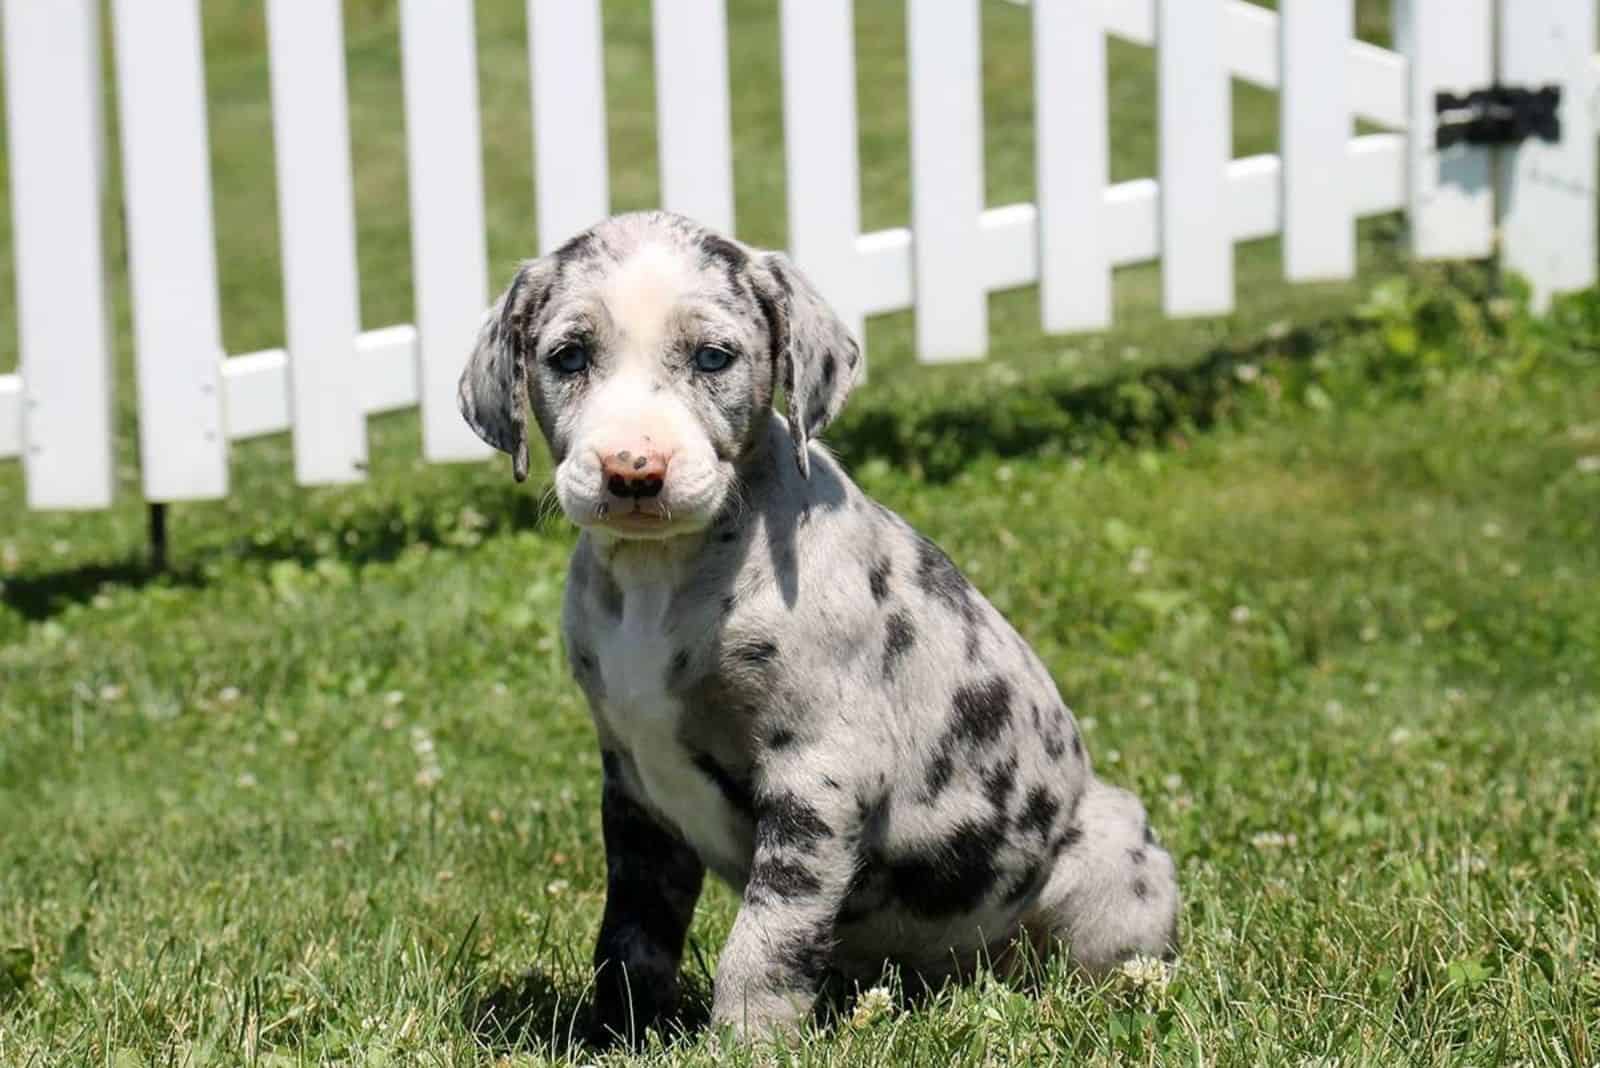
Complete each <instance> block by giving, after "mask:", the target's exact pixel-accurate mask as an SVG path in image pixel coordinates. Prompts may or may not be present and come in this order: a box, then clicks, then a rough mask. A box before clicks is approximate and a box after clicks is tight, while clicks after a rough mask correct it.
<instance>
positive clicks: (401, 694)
mask: <svg viewBox="0 0 1600 1068" xmlns="http://www.w3.org/2000/svg"><path fill="white" fill-rule="evenodd" d="M405 699H406V695H405V691H403V690H390V691H389V692H388V693H386V694H384V695H383V703H384V704H386V705H388V706H389V707H390V708H393V707H394V706H395V705H397V704H399V703H400V702H401V701H404V700H405Z"/></svg>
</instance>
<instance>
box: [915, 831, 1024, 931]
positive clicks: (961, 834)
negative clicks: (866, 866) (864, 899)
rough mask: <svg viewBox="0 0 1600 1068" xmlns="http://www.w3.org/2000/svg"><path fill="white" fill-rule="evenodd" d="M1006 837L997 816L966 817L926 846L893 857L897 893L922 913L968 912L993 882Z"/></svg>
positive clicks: (986, 893) (950, 913)
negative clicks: (991, 818) (978, 819)
mask: <svg viewBox="0 0 1600 1068" xmlns="http://www.w3.org/2000/svg"><path fill="white" fill-rule="evenodd" d="M1003 840H1004V833H1003V830H1002V827H1001V824H1000V823H998V822H997V821H988V822H984V823H978V822H975V821H972V820H967V821H965V822H963V823H961V824H959V825H958V826H957V827H956V829H955V830H954V831H953V832H951V834H950V836H949V837H948V838H946V839H944V840H942V841H940V842H937V843H934V844H933V845H932V846H931V847H929V848H928V849H927V850H925V851H923V852H918V853H913V854H910V855H908V856H904V857H899V858H896V859H894V860H892V861H891V862H890V866H889V875H890V880H891V882H892V884H893V886H894V893H895V896H896V897H897V898H899V899H900V901H901V902H902V903H903V904H904V905H905V907H906V909H907V910H908V911H910V912H912V913H914V914H916V915H918V916H926V917H941V916H950V915H954V914H957V913H962V912H968V911H971V909H972V908H973V907H974V906H975V905H977V904H978V902H980V901H982V900H983V899H984V897H985V896H987V895H988V893H989V891H990V890H992V889H993V888H994V884H995V882H996V880H998V879H999V877H1000V876H999V872H998V871H996V869H995V852H996V850H998V849H999V848H1000V845H1001V842H1002V841H1003Z"/></svg>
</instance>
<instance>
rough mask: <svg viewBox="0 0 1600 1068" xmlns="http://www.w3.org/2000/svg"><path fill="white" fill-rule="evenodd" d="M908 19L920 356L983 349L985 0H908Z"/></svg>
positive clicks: (966, 354)
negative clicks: (982, 9) (981, 8)
mask: <svg viewBox="0 0 1600 1068" xmlns="http://www.w3.org/2000/svg"><path fill="white" fill-rule="evenodd" d="M906 20H907V26H906V44H907V49H906V51H907V57H906V58H907V60H908V65H909V68H910V77H911V255H912V263H913V275H914V277H915V286H914V289H915V300H916V320H917V327H916V338H917V358H918V359H921V360H928V361H944V360H963V359H975V358H977V357H980V356H983V355H984V354H985V352H987V351H988V348H989V299H988V293H987V291H986V290H985V289H984V287H983V278H982V276H981V275H980V274H979V272H978V268H979V264H980V263H981V262H982V255H981V249H982V239H983V233H982V229H981V227H982V215H983V203H984V192H983V82H982V59H981V56H982V45H981V43H980V34H981V32H982V29H981V27H982V21H981V19H980V12H979V9H978V0H910V2H909V3H908V4H907V5H906Z"/></svg>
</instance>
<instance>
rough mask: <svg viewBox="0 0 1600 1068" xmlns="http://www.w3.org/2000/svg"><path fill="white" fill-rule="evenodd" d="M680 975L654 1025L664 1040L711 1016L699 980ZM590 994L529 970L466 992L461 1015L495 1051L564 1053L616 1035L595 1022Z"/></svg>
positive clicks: (683, 1035) (603, 1046) (597, 1047)
mask: <svg viewBox="0 0 1600 1068" xmlns="http://www.w3.org/2000/svg"><path fill="white" fill-rule="evenodd" d="M680 981H681V983H682V985H683V988H684V989H683V992H682V994H681V995H680V997H679V999H678V1005H677V1007H676V1008H675V1009H674V1010H673V1011H672V1012H671V1013H669V1014H668V1015H667V1016H665V1017H664V1018H663V1019H662V1020H661V1021H660V1023H659V1024H657V1025H656V1026H657V1029H658V1030H659V1032H660V1034H661V1036H662V1039H663V1041H664V1042H665V1043H667V1044H668V1045H671V1044H673V1043H675V1042H679V1041H682V1040H684V1039H687V1038H690V1037H692V1036H694V1035H695V1034H697V1033H699V1032H700V1031H702V1030H704V1029H705V1027H706V1025H707V1023H708V1022H709V1021H710V1019H711V998H710V995H709V992H708V990H707V988H706V987H705V986H704V984H701V983H697V982H694V981H692V980H691V979H690V977H689V976H688V975H685V976H683V977H682V978H681V980H680ZM589 995H590V988H589V987H588V986H587V985H586V984H585V985H579V984H560V983H557V982H556V981H555V980H553V979H551V978H550V977H549V976H548V975H546V974H545V973H544V972H542V971H538V970H534V971H531V972H528V973H526V974H524V975H522V976H520V977H519V978H517V979H516V980H514V981H512V982H509V983H502V984H500V985H498V986H494V987H491V988H489V989H487V990H485V991H482V992H479V993H477V994H475V995H473V996H471V997H469V998H468V999H467V1002H466V1004H464V1005H463V1006H462V1018H463V1021H464V1023H465V1024H466V1027H467V1029H468V1030H469V1031H470V1032H471V1033H472V1034H473V1036H474V1037H476V1038H477V1040H478V1041H479V1042H480V1043H481V1044H482V1045H483V1046H484V1047H485V1048H487V1049H490V1050H493V1051H496V1052H499V1053H508V1054H509V1053H518V1052H536V1053H539V1054H542V1055H544V1056H548V1057H566V1056H573V1055H578V1054H582V1053H594V1052H599V1051H602V1050H607V1049H615V1048H617V1047H618V1041H619V1040H618V1039H617V1038H616V1036H614V1035H610V1034H605V1033H601V1032H600V1031H599V1030H598V1029H597V1028H596V1026H595V1023H594V1014H593V1011H592V1005H591V1002H590V996H589Z"/></svg>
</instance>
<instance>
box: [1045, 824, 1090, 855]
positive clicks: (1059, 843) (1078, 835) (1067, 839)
mask: <svg viewBox="0 0 1600 1068" xmlns="http://www.w3.org/2000/svg"><path fill="white" fill-rule="evenodd" d="M1082 840H1083V828H1082V827H1081V826H1079V825H1078V824H1076V823H1069V824H1067V825H1066V826H1065V827H1063V828H1061V835H1060V837H1058V838H1057V839H1056V840H1055V844H1054V845H1052V846H1051V847H1050V848H1051V849H1052V850H1053V851H1054V852H1057V853H1063V852H1066V851H1067V850H1069V849H1071V848H1072V847H1073V846H1075V845H1077V844H1078V843H1079V842H1081V841H1082Z"/></svg>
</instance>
